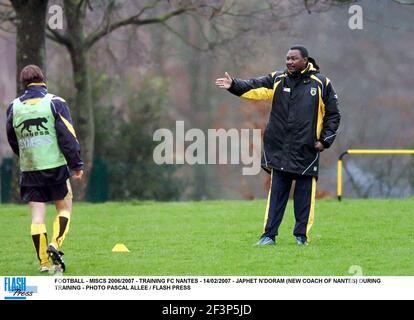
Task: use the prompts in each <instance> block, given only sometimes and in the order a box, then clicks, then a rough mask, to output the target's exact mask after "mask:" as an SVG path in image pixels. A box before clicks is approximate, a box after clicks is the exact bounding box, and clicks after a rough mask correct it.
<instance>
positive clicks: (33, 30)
mask: <svg viewBox="0 0 414 320" xmlns="http://www.w3.org/2000/svg"><path fill="white" fill-rule="evenodd" d="M11 3H12V5H13V8H14V10H15V12H16V18H17V19H16V26H17V35H16V66H17V68H16V85H17V86H16V91H17V94H21V93H22V92H23V90H24V88H22V86H21V84H20V79H19V77H20V71H21V70H22V69H23V67H25V66H26V65H28V64H35V65H37V66H39V67H40V68H41V69H42V70H43V72H44V74H46V66H45V43H46V33H45V27H46V13H47V3H48V1H47V0H12V1H11Z"/></svg>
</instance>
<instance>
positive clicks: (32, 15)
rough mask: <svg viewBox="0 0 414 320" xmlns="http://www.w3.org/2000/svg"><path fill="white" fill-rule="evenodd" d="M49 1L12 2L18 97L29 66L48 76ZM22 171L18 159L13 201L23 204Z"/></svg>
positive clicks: (14, 173) (13, 174)
mask: <svg viewBox="0 0 414 320" xmlns="http://www.w3.org/2000/svg"><path fill="white" fill-rule="evenodd" d="M47 2H48V1H47V0H12V1H11V3H12V5H13V9H14V11H15V12H16V27H17V34H16V95H17V96H19V95H21V94H22V93H23V91H24V88H23V86H22V85H21V83H20V71H21V70H22V69H23V68H24V67H25V66H26V65H28V64H35V65H37V66H39V67H40V68H41V69H42V70H43V73H44V74H45V75H46V66H45V43H46V34H45V27H46V12H47ZM19 172H20V170H19V167H18V161H17V158H14V161H13V169H12V177H13V179H12V184H11V200H12V201H13V202H21V199H20V196H19V184H18V179H17V176H18V174H19Z"/></svg>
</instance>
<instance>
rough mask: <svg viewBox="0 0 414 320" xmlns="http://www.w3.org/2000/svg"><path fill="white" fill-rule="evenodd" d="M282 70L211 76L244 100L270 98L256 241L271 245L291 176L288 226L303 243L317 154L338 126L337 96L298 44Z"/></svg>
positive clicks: (312, 199)
mask: <svg viewBox="0 0 414 320" xmlns="http://www.w3.org/2000/svg"><path fill="white" fill-rule="evenodd" d="M286 66H287V69H285V70H284V71H282V72H274V73H272V74H269V75H267V76H264V77H259V78H255V79H251V80H241V79H237V78H232V77H230V75H229V74H228V73H226V75H225V78H219V79H217V80H216V85H217V86H218V87H219V88H222V89H227V90H228V91H229V92H231V93H233V94H235V95H237V96H239V97H241V98H246V99H252V100H268V101H272V110H271V112H270V117H269V122H268V124H267V127H266V130H265V132H264V137H263V142H264V150H263V158H262V167H263V169H264V170H266V171H267V172H268V173H269V174H271V184H270V190H269V195H268V200H267V207H266V215H265V222H264V231H263V234H262V236H261V238H260V240H259V242H258V243H257V245H273V244H275V243H276V242H275V238H276V236H277V234H278V228H279V226H280V223H281V222H282V218H283V215H284V211H285V208H286V204H287V201H288V198H289V192H290V188H291V185H292V181H293V180H295V181H296V186H295V191H294V210H295V218H296V225H295V228H294V231H293V234H294V236H295V237H296V241H297V243H298V244H299V245H307V244H308V241H309V231H310V229H311V227H312V224H313V221H314V210H315V194H316V180H317V177H318V172H319V154H320V152H322V151H323V150H324V149H326V148H329V147H330V146H331V145H332V143H333V141H334V139H335V137H336V132H337V130H338V127H339V122H340V113H339V110H338V97H337V95H336V93H335V90H334V88H333V86H332V83H331V81H330V80H329V79H328V78H327V77H325V76H324V75H322V74H320V73H319V67H318V66H317V64H316V63H315V60H314V59H313V58H311V57H309V56H308V51H307V50H306V48H304V47H302V46H294V47H292V48H291V49H290V50H289V52H288V53H287V59H286Z"/></svg>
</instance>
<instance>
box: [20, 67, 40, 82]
mask: <svg viewBox="0 0 414 320" xmlns="http://www.w3.org/2000/svg"><path fill="white" fill-rule="evenodd" d="M44 81H45V77H44V75H43V72H42V70H41V69H40V68H39V67H38V66H36V65H34V64H29V65H27V66H25V67H24V68H23V69H22V71H21V72H20V82H21V83H22V84H23V86H24V87H25V88H26V87H27V86H28V85H29V84H30V83H32V82H44Z"/></svg>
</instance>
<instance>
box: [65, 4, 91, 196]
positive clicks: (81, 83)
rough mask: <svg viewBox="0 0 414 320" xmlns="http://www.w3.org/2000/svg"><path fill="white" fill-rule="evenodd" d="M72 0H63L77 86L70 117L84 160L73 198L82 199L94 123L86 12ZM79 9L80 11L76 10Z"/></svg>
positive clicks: (85, 186) (86, 180)
mask: <svg viewBox="0 0 414 320" xmlns="http://www.w3.org/2000/svg"><path fill="white" fill-rule="evenodd" d="M78 2H79V1H75V0H66V1H65V13H66V19H67V34H68V35H69V37H70V40H71V47H70V48H69V53H70V57H71V61H72V70H73V80H74V84H75V89H76V98H75V105H74V106H71V108H72V110H73V112H72V117H73V121H74V125H75V129H76V132H77V137H78V140H79V143H80V145H81V152H82V159H83V161H84V162H85V170H84V176H83V179H82V180H81V181H80V182H75V183H74V187H75V188H74V192H75V197H76V199H79V200H85V199H86V192H87V187H88V180H89V177H90V172H91V170H92V164H93V154H94V143H95V126H94V115H93V105H92V93H91V83H90V77H89V68H88V48H86V46H85V35H84V31H83V26H84V17H85V11H84V7H82V8H78ZM78 10H81V11H83V12H79V11H78Z"/></svg>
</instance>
